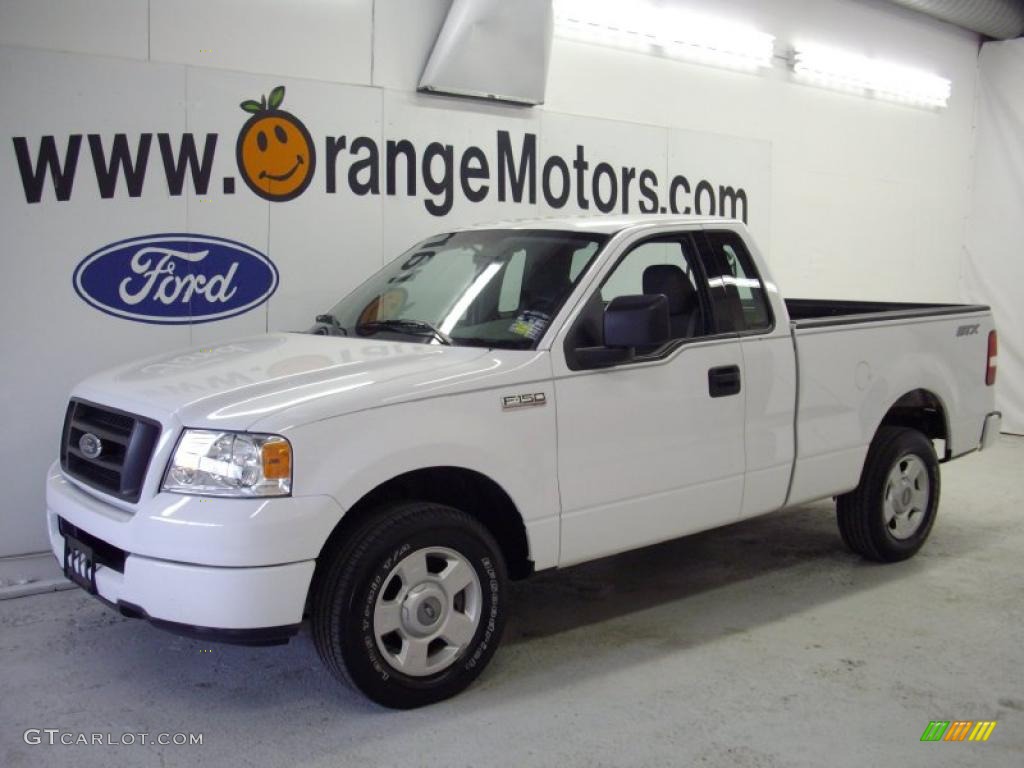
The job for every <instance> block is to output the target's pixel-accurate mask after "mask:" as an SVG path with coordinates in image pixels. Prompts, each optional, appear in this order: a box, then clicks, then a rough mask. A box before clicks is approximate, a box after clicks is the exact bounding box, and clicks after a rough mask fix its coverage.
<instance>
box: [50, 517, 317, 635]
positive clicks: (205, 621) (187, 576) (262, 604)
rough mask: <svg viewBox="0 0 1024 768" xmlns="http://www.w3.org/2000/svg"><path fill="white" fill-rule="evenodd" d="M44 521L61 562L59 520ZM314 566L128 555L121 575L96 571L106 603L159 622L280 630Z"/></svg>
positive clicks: (292, 618) (293, 616)
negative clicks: (225, 564)
mask: <svg viewBox="0 0 1024 768" xmlns="http://www.w3.org/2000/svg"><path fill="white" fill-rule="evenodd" d="M47 521H48V530H49V536H50V548H51V550H52V552H53V555H54V557H56V558H58V559H60V560H61V561H63V557H64V539H63V538H61V536H60V533H59V532H58V530H57V518H56V517H55V516H54V515H53V514H52V513H50V514H48V515H47ZM315 566H316V562H315V561H313V560H305V561H303V562H297V563H287V564H284V565H276V566H270V567H263V568H217V567H213V568H211V567H204V566H199V565H190V564H187V563H181V562H172V561H168V560H163V559H151V558H148V557H142V556H141V555H130V556H129V557H127V558H125V564H124V573H123V574H122V573H118V572H117V571H115V570H113V569H112V568H105V567H103V566H100V567H98V568H97V569H96V591H97V593H98V594H99V596H100V597H102V598H103V599H104V600H106V601H108V602H110V603H113V604H115V605H116V604H117V602H118V601H119V600H123V601H124V602H126V603H131V604H132V605H135V606H138V607H139V608H142V609H143V610H144V611H145V612H146V613H147V614H148V615H149V617H150V618H153V619H161V620H163V621H173V622H177V623H179V624H190V625H192V626H196V627H216V628H220V629H253V628H258V627H281V626H287V625H290V624H298V623H299V622H300V621H301V620H302V610H303V607H304V605H305V601H306V593H307V591H308V590H309V583H310V581H311V580H312V578H313V569H314V568H315ZM254 595H258V596H259V599H253V596H254Z"/></svg>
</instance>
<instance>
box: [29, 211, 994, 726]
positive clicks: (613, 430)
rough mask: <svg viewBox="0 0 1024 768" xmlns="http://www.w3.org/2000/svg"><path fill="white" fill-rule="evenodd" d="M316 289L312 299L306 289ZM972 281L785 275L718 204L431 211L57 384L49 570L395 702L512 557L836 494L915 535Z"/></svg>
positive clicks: (429, 676)
mask: <svg viewBox="0 0 1024 768" xmlns="http://www.w3.org/2000/svg"><path fill="white" fill-rule="evenodd" d="M311 314H312V312H311ZM995 355H996V334H995V330H994V329H993V323H992V315H991V313H990V312H989V310H988V308H987V307H983V306H959V305H923V304H879V303H867V302H841V301H820V300H789V301H783V299H782V297H781V296H780V294H779V292H778V290H777V289H776V286H775V284H774V282H773V281H772V279H771V277H770V274H769V271H768V269H767V267H766V265H765V263H764V261H763V260H762V258H761V256H760V255H759V253H758V250H757V248H756V247H755V246H754V245H753V243H752V242H751V241H750V240H749V239H748V236H747V234H746V231H745V229H744V228H743V226H742V225H741V224H738V223H735V222H729V221H723V220H712V219H694V218H680V217H675V218H665V217H651V216H646V217H634V218H599V219H564V220H550V219H549V220H540V221H526V222H514V223H505V224H499V225H494V226H489V227H475V228H470V229H466V230H461V231H457V232H450V233H447V234H443V235H439V236H437V237H433V238H430V239H428V240H425V241H423V242H421V243H419V244H418V245H416V246H415V247H413V248H412V249H410V250H409V251H408V252H406V253H405V254H403V255H402V256H400V257H399V258H398V259H396V260H395V261H393V262H391V263H390V264H388V265H387V266H386V267H384V268H383V269H382V270H381V271H380V272H378V273H377V274H376V275H374V276H373V277H371V278H370V279H369V280H367V281H366V282H365V283H364V284H363V285H361V286H360V287H358V288H357V289H356V290H354V291H353V292H352V293H351V294H349V295H348V296H347V297H346V298H344V299H342V300H341V301H340V302H339V303H338V304H337V305H336V306H334V307H333V309H331V310H330V311H329V312H326V313H324V314H321V315H319V316H317V318H316V324H315V325H314V326H313V327H312V328H310V329H308V330H306V331H304V332H301V333H298V332H297V333H271V334H268V335H264V336H259V337H256V338H250V339H243V340H240V341H235V342H232V343H226V344H221V345H219V346H215V347H211V348H205V349H195V350H192V351H188V352H182V353H178V354H171V355H163V356H160V357H154V358H152V359H149V360H145V361H142V362H138V363H134V364H132V365H128V366H125V367H121V368H118V369H115V370H112V371H108V372H106V373H102V374H99V375H97V376H94V377H92V378H90V379H88V380H86V381H84V382H82V383H81V384H80V385H79V386H77V387H76V388H75V389H74V392H73V393H72V396H71V401H70V404H69V406H68V409H67V414H66V418H65V421H64V428H63V435H62V438H61V443H60V459H59V461H57V462H55V463H54V465H53V467H52V468H51V470H50V472H49V476H48V480H47V508H48V509H47V517H48V526H49V534H50V540H51V543H52V548H53V552H54V554H55V555H56V557H57V559H58V560H59V561H60V563H61V564H62V566H63V568H64V571H65V573H66V575H67V576H68V577H69V578H71V579H72V580H73V581H75V582H76V583H78V584H79V585H81V586H82V587H84V588H85V589H87V590H88V591H89V592H91V593H92V594H94V595H96V596H97V597H99V598H100V599H101V600H103V601H104V602H106V603H108V604H110V605H111V606H113V607H114V608H116V609H117V610H119V611H120V612H121V613H122V614H124V615H126V616H133V617H141V618H145V619H148V620H149V621H151V622H152V623H153V624H155V625H158V626H160V627H163V628H166V629H170V630H173V631H176V632H180V633H184V634H187V635H191V636H195V637H200V638H203V639H210V640H225V641H229V642H238V643H249V644H274V643H280V642H284V641H286V640H287V639H288V638H289V637H290V636H291V635H293V634H294V633H296V632H297V631H298V630H299V628H300V625H301V623H302V621H303V619H304V618H308V619H309V620H310V623H311V631H312V635H313V638H314V640H315V644H316V647H317V649H318V650H319V653H320V655H321V657H322V658H323V660H324V662H325V663H326V665H327V666H328V668H329V669H330V670H331V672H332V673H334V674H335V675H336V676H338V677H339V678H341V679H345V680H348V681H349V682H351V683H352V684H354V685H355V686H356V687H357V688H359V689H360V690H361V691H363V692H364V693H365V694H366V695H367V696H369V697H370V698H371V699H373V700H375V701H377V702H379V703H381V704H383V705H386V706H389V707H398V708H407V707H414V706H419V705H422V704H427V703H430V702H434V701H438V700H440V699H443V698H446V697H448V696H451V695H453V694H455V693H457V692H458V691H460V690H462V689H463V688H465V687H466V686H467V685H469V683H470V682H471V681H472V680H473V679H474V678H475V677H476V676H477V675H478V674H480V672H481V670H482V669H483V668H484V667H485V666H486V664H487V662H488V661H489V659H490V658H491V656H492V655H493V654H494V652H495V649H496V648H497V645H498V641H499V639H500V637H501V632H502V627H503V625H504V623H505V618H506V612H507V604H508V600H507V596H506V588H507V580H508V579H520V578H524V577H526V576H528V575H529V574H531V573H532V572H534V571H536V570H541V569H548V568H555V567H564V566H568V565H572V564H574V563H580V562H583V561H586V560H592V559H594V558H599V557H604V556H606V555H610V554H613V553H616V552H621V551H623V550H628V549H632V548H636V547H642V546H645V545H648V544H652V543H655V542H659V541H663V540H666V539H671V538H674V537H678V536H683V535H685V534H689V533H693V532H695V531H700V530H704V529H708V528H712V527H714V526H719V525H724V524H727V523H732V522H735V521H737V520H742V519H744V518H748V517H752V516H754V515H760V514H763V513H765V512H771V511H772V510H777V509H781V508H783V507H787V506H792V505H795V504H802V503H804V502H808V501H812V500H815V499H823V498H828V497H837V516H838V522H839V531H840V534H841V535H842V539H843V541H844V542H845V543H846V544H847V546H849V547H850V549H852V550H853V551H854V552H857V553H859V554H860V555H863V556H864V557H866V558H869V559H872V560H878V561H895V560H902V559H904V558H907V557H909V556H911V555H913V554H914V553H915V552H916V551H917V550H918V549H919V548H920V547H921V545H922V544H923V543H924V541H925V539H926V538H927V537H928V533H929V531H930V530H931V528H932V525H933V523H934V522H935V515H936V510H937V507H938V502H939V463H941V462H943V461H948V460H950V459H953V458H956V457H957V456H961V455H963V454H965V453H969V452H971V451H975V450H978V449H980V448H985V447H987V446H988V445H989V444H990V443H991V442H992V441H993V440H994V439H995V438H996V437H997V435H998V432H999V426H1000V416H999V414H998V413H997V412H995V411H994V407H993V384H994V382H995V372H996V368H995Z"/></svg>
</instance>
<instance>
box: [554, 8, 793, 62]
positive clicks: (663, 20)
mask: <svg viewBox="0 0 1024 768" xmlns="http://www.w3.org/2000/svg"><path fill="white" fill-rule="evenodd" d="M555 35H557V36H558V37H562V38H566V39H571V40H579V41H582V42H587V43H596V44H598V45H606V46H610V47H614V48H623V49H626V50H632V51H638V52H641V53H649V54H661V55H663V56H667V57H670V58H674V59H683V60H686V61H692V62H695V63H699V64H710V65H712V66H718V67H725V68H728V69H739V70H745V71H756V70H758V69H760V68H762V67H770V66H771V63H772V57H773V55H774V53H775V38H774V37H773V36H772V35H769V34H765V33H764V32H760V31H758V30H756V29H754V28H753V27H750V26H748V25H745V24H740V23H736V22H732V21H727V20H724V19H719V18H713V17H708V16H701V15H696V14H692V13H689V12H686V11H680V10H676V9H673V8H662V7H658V6H655V5H652V4H651V3H649V2H629V3H627V2H616V1H615V0H556V2H555Z"/></svg>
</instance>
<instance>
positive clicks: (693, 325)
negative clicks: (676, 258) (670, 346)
mask: <svg viewBox="0 0 1024 768" xmlns="http://www.w3.org/2000/svg"><path fill="white" fill-rule="evenodd" d="M643 286H644V295H647V296H651V295H655V294H659V293H660V294H662V295H663V296H664V297H665V298H667V299H668V316H669V324H670V334H671V338H673V339H689V338H691V337H693V336H696V335H697V333H698V330H697V329H698V326H699V325H700V299H699V297H698V296H697V289H696V288H694V287H693V283H691V282H690V279H689V278H688V277H687V276H686V273H685V272H683V270H682V269H680V268H679V267H677V266H676V265H675V264H652V265H651V266H649V267H647V269H645V270H644V275H643Z"/></svg>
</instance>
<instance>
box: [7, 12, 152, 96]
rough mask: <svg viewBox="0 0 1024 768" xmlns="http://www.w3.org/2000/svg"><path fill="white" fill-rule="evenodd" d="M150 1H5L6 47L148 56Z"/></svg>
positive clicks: (105, 54)
mask: <svg viewBox="0 0 1024 768" xmlns="http://www.w3.org/2000/svg"><path fill="white" fill-rule="evenodd" d="M147 5H148V3H147V2H145V1H144V0H0V45H17V46H25V47H29V48H45V49H47V50H51V51H68V52H75V53H88V54H93V55H97V56H120V57H124V58H128V59H142V60H145V59H147V58H148V57H149V27H148V23H149V22H148V11H147ZM8 76H9V75H8ZM101 85H102V83H97V86H101Z"/></svg>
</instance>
